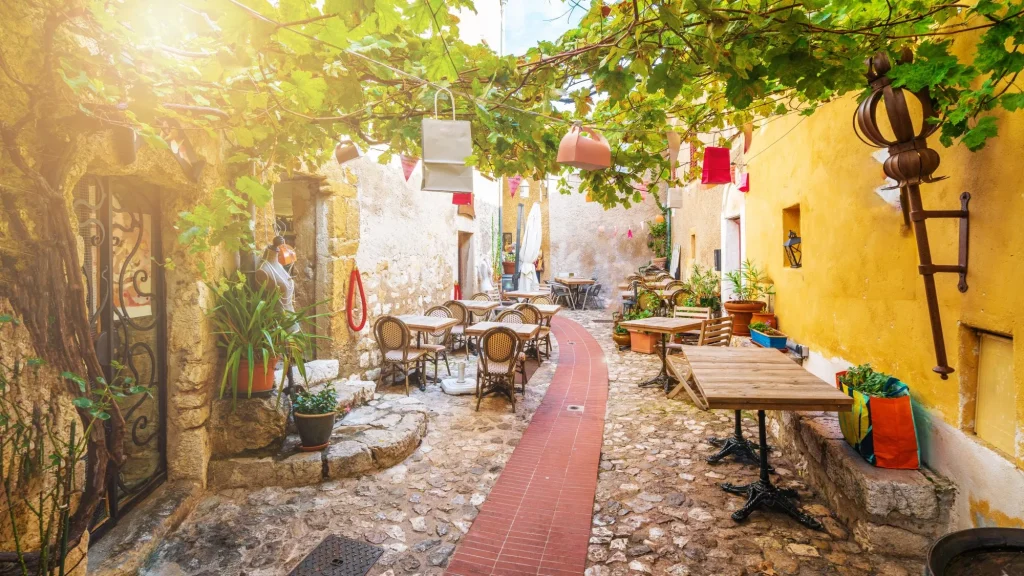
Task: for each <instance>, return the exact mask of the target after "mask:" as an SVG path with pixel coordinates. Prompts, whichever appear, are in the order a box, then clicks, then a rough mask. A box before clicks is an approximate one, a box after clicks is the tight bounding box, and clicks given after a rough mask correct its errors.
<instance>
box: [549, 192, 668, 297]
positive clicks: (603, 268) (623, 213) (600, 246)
mask: <svg viewBox="0 0 1024 576" xmlns="http://www.w3.org/2000/svg"><path fill="white" fill-rule="evenodd" d="M550 205H551V218H552V220H551V227H550V229H551V252H550V255H551V256H550V262H549V266H550V270H551V273H552V274H559V273H561V272H573V273H575V274H577V275H581V276H590V275H593V276H595V277H596V278H597V281H598V282H599V283H600V284H601V285H602V286H603V290H602V294H603V295H604V297H605V298H606V299H607V301H608V305H609V306H618V304H619V299H618V293H619V290H618V284H619V283H620V282H622V281H623V280H624V279H625V277H626V276H627V275H628V274H630V273H633V272H636V270H637V268H639V267H640V266H641V265H643V264H646V263H648V262H650V260H651V256H652V255H651V251H650V250H649V249H648V248H647V233H646V232H645V229H644V227H643V226H642V224H643V223H644V222H647V221H650V220H653V219H654V217H655V216H656V215H658V214H659V212H660V211H659V210H658V207H657V205H656V204H655V203H654V199H653V198H652V197H650V196H648V198H647V201H646V202H644V203H642V204H636V205H633V206H632V207H631V208H629V209H626V208H623V207H621V206H616V207H615V208H611V209H608V210H605V209H604V208H603V207H602V206H601V205H600V204H598V203H596V202H587V201H586V199H585V196H584V194H582V193H580V192H578V191H575V190H574V191H573V192H572V193H571V194H561V193H559V192H558V191H557V190H554V189H553V190H552V191H551V198H550ZM602 227H603V230H604V231H603V232H602V231H601V228H602ZM631 228H632V230H633V238H627V237H626V236H627V231H628V230H629V229H631Z"/></svg>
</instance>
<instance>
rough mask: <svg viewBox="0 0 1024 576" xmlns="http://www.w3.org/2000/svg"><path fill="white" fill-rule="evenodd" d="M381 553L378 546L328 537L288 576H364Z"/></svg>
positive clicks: (332, 535) (333, 535)
mask: <svg viewBox="0 0 1024 576" xmlns="http://www.w3.org/2000/svg"><path fill="white" fill-rule="evenodd" d="M383 553H384V550H383V549H382V548H380V547H379V546H372V545H370V544H367V543H365V542H359V541H357V540H352V539H351V538H345V537H344V536H338V535H336V534H331V535H330V536H328V537H327V538H324V541H323V542H321V543H320V544H319V545H318V546H317V547H316V548H314V549H313V551H312V552H310V553H309V555H308V556H306V557H305V558H303V560H302V562H301V563H299V565H298V566H296V567H295V570H292V573H291V576H365V574H366V573H367V572H369V571H370V567H372V566H373V565H374V564H376V563H377V559H378V558H380V555H381V554H383Z"/></svg>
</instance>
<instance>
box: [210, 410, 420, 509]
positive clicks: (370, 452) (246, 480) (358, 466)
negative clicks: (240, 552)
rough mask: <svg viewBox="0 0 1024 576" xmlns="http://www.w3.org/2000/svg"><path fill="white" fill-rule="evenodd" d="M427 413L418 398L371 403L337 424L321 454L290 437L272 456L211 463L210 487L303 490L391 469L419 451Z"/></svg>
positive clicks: (231, 459) (354, 411)
mask: <svg viewBox="0 0 1024 576" xmlns="http://www.w3.org/2000/svg"><path fill="white" fill-rule="evenodd" d="M428 412H429V409H428V408H427V406H426V405H425V404H423V402H421V401H420V400H419V399H417V398H411V397H407V396H390V397H384V398H381V399H379V400H371V401H370V402H369V404H368V405H366V406H362V407H359V408H356V409H355V410H353V411H352V412H350V413H349V414H348V415H347V416H346V417H345V418H344V419H342V420H341V421H340V422H338V423H337V424H336V425H335V427H334V433H333V434H332V436H331V443H330V445H329V446H328V447H327V448H325V449H324V450H322V451H320V452H298V438H297V437H296V436H294V435H291V436H289V437H288V438H287V439H286V440H285V442H284V446H283V447H282V448H281V450H280V452H278V453H277V454H274V455H272V456H267V455H264V456H252V457H235V458H224V459H220V460H212V461H210V473H209V486H210V488H211V489H223V488H262V487H265V486H304V485H309V484H316V483H319V482H323V481H325V480H328V479H330V480H336V479H338V478H347V477H352V476H359V475H361V474H365V473H367V472H372V471H375V470H382V469H384V468H389V467H391V466H394V465H395V464H398V463H399V462H402V461H403V460H405V459H406V458H407V457H408V456H409V455H410V454H412V453H413V452H414V451H415V450H416V448H417V447H419V445H420V441H421V440H422V439H423V437H424V436H425V435H426V433H427V414H428Z"/></svg>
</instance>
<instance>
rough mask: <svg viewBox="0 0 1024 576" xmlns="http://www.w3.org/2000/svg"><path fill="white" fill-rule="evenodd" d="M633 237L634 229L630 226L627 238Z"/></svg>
mask: <svg viewBox="0 0 1024 576" xmlns="http://www.w3.org/2000/svg"><path fill="white" fill-rule="evenodd" d="M632 237H633V229H632V228H630V229H629V230H627V231H626V238H632Z"/></svg>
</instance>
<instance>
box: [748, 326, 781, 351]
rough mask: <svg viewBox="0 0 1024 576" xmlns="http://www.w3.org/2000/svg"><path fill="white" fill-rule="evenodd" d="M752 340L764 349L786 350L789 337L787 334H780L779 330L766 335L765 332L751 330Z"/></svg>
mask: <svg viewBox="0 0 1024 576" xmlns="http://www.w3.org/2000/svg"><path fill="white" fill-rule="evenodd" d="M750 339H751V340H753V341H754V343H755V344H757V345H758V346H761V347H762V348H775V349H777V350H785V349H786V339H787V337H786V335H785V334H783V333H782V332H779V331H778V330H772V333H771V334H766V333H764V332H760V331H758V330H755V329H754V328H751V329H750Z"/></svg>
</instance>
